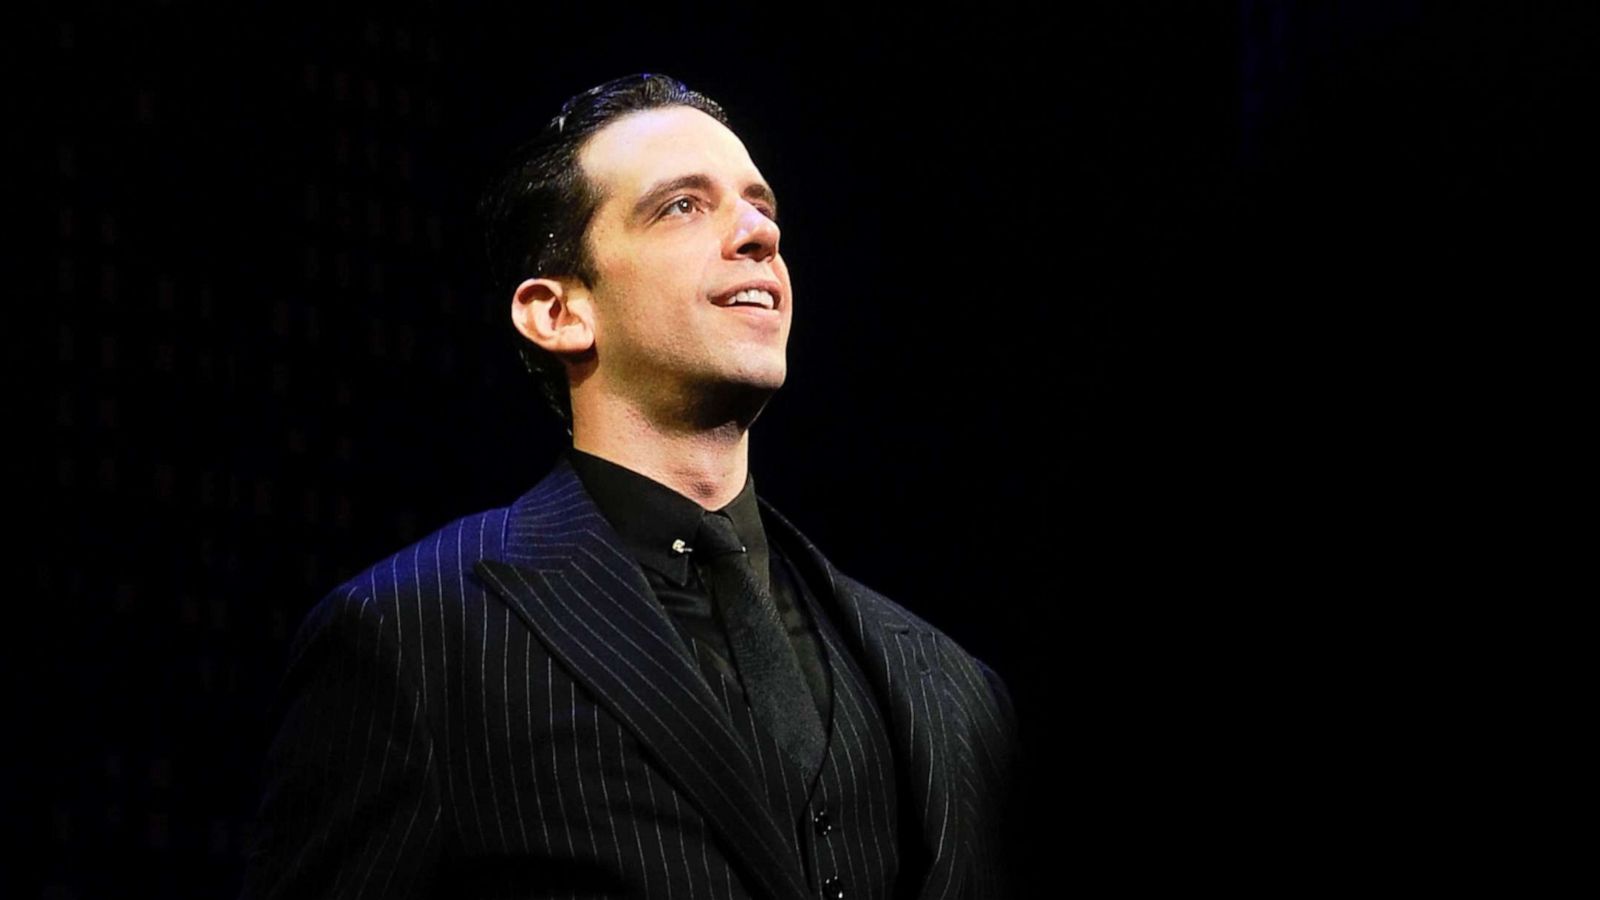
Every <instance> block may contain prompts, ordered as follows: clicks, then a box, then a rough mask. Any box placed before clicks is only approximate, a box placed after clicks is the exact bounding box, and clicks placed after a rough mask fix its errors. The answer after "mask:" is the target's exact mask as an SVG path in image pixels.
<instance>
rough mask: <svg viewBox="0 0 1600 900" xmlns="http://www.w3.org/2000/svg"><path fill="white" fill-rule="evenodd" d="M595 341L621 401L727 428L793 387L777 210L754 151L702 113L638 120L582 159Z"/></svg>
mask: <svg viewBox="0 0 1600 900" xmlns="http://www.w3.org/2000/svg"><path fill="white" fill-rule="evenodd" d="M579 163H580V165H581V166H582V168H583V172H584V175H585V177H587V178H588V179H589V182H590V184H591V185H592V186H593V187H594V188H595V189H596V190H597V191H598V192H599V195H600V197H601V200H600V204H599V206H598V207H597V209H596V210H595V215H594V218H593V220H592V221H591V222H590V226H589V232H588V245H589V251H590V256H591V258H592V260H593V263H594V267H593V269H594V272H595V274H596V276H597V277H596V279H595V282H594V284H593V287H592V291H591V296H592V299H593V304H594V313H595V322H594V340H595V348H596V351H597V355H598V359H599V365H600V367H601V369H602V370H603V371H604V372H605V375H606V378H607V382H608V384H609V385H610V386H611V388H612V389H613V390H616V391H620V392H622V393H624V394H625V395H626V396H627V397H628V398H629V399H631V400H634V401H637V402H641V403H643V404H645V406H646V408H647V409H649V410H652V411H656V412H662V411H675V412H681V411H682V410H684V409H686V408H687V409H693V410H696V411H697V414H711V415H717V414H719V413H720V412H721V409H720V407H722V406H723V405H724V401H725V400H726V401H729V402H734V403H742V404H749V403H751V402H752V401H759V402H758V403H756V405H755V406H754V411H755V412H759V410H760V405H761V404H764V403H765V401H766V398H767V397H769V396H770V395H771V393H772V392H773V391H776V390H777V389H778V388H779V387H781V386H782V385H783V380H784V376H785V374H786V370H787V363H786V360H785V356H784V348H785V346H786V345H787V343H788V340H789V322H790V317H791V315H792V297H791V293H790V287H789V272H788V269H787V267H786V266H785V265H784V262H783V257H782V256H780V255H779V254H778V226H777V224H776V223H775V222H774V218H775V216H776V201H775V199H774V198H773V196H772V192H771V190H770V189H768V187H767V184H766V181H765V180H764V179H763V178H762V177H761V173H760V171H758V170H757V169H756V166H755V163H753V162H751V160H750V154H749V153H748V152H747V151H746V150H745V148H744V144H743V143H741V142H740V141H739V139H738V138H737V137H735V136H734V134H733V132H731V131H729V130H728V129H727V128H725V127H724V126H723V125H721V124H720V123H718V122H717V121H716V120H715V119H712V118H711V117H710V116H708V115H706V114H705V113H702V112H700V111H699V110H696V109H690V108H688V107H668V108H665V109H655V110H648V111H645V112H639V113H632V114H630V115H627V116H625V117H623V118H621V119H618V120H617V121H615V122H612V123H611V124H609V125H607V126H606V127H605V128H603V129H601V130H600V131H599V132H597V133H596V134H595V135H594V136H593V137H592V138H590V139H589V142H588V143H587V144H586V145H585V146H584V148H583V151H582V153H581V154H580V156H579Z"/></svg>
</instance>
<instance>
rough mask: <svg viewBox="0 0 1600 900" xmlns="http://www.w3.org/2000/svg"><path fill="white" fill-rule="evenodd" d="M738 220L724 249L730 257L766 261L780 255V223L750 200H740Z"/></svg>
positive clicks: (725, 253)
mask: <svg viewBox="0 0 1600 900" xmlns="http://www.w3.org/2000/svg"><path fill="white" fill-rule="evenodd" d="M738 208H739V213H738V220H737V221H736V222H735V225H734V229H733V233H732V234H731V235H729V238H728V245H727V247H726V249H725V251H724V255H726V256H727V257H728V258H729V259H753V260H755V261H756V262H766V261H767V260H769V259H771V258H772V257H774V256H777V255H778V236H779V232H778V223H777V222H774V221H772V220H771V219H769V218H767V216H766V214H765V213H763V212H762V211H761V210H759V209H757V208H756V207H755V206H754V205H753V204H751V203H750V202H748V201H746V200H743V199H741V200H740V201H739V207H738Z"/></svg>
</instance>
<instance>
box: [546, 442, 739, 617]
mask: <svg viewBox="0 0 1600 900" xmlns="http://www.w3.org/2000/svg"><path fill="white" fill-rule="evenodd" d="M566 457H567V460H568V461H569V462H570V463H571V464H572V468H573V471H575V472H577V473H578V480H580V481H582V482H583V488H584V490H585V491H587V492H588V493H589V497H590V498H591V499H592V500H594V504H595V506H597V507H598V508H599V509H600V514H601V515H603V516H605V517H606V521H607V522H610V523H611V527H612V528H614V529H616V532H617V534H618V536H619V537H621V538H622V542H623V545H624V546H625V547H626V548H627V549H628V551H629V552H630V553H631V554H632V555H633V557H634V559H637V560H638V561H639V563H640V565H643V566H647V567H649V568H651V569H653V570H655V571H656V572H657V573H659V574H660V575H661V576H662V577H664V578H666V579H667V580H668V581H670V582H671V583H672V584H673V585H674V586H676V587H683V586H684V585H685V584H686V583H687V582H688V579H689V557H690V556H691V554H689V553H680V552H678V551H677V550H675V549H674V545H675V542H677V541H682V542H683V543H682V545H681V546H683V547H686V548H688V547H693V546H694V536H695V532H696V531H698V530H699V528H700V517H701V516H702V515H704V514H705V508H704V507H702V506H701V505H700V504H699V503H697V502H696V501H694V500H693V499H691V498H689V497H685V496H684V495H682V494H680V493H678V492H677V491H675V490H673V489H672V488H670V487H667V486H666V485H664V484H662V483H661V482H659V481H656V480H655V479H653V478H650V477H649V476H647V475H642V474H640V473H638V472H635V471H633V470H632V469H629V468H627V467H626V466H622V465H619V464H617V463H614V462H612V461H611V460H608V459H603V458H601V457H598V456H595V455H594V454H592V453H586V452H584V451H582V450H579V449H578V448H576V447H568V448H567V449H566ZM718 512H724V513H727V515H728V518H729V519H731V520H733V529H734V531H735V532H737V533H738V535H739V539H740V540H741V541H743V542H744V545H745V548H746V549H747V550H748V552H749V554H750V563H751V565H752V566H754V568H755V570H756V575H757V576H758V577H759V579H760V580H761V582H762V584H768V583H769V576H768V571H767V533H766V529H765V528H763V527H762V524H761V508H760V505H759V504H758V503H757V502H756V482H755V478H754V476H752V475H750V474H749V473H746V474H745V480H744V489H743V490H741V491H740V492H739V496H737V497H735V498H733V500H732V502H730V503H729V504H728V505H727V506H724V507H722V508H721V509H720V510H718Z"/></svg>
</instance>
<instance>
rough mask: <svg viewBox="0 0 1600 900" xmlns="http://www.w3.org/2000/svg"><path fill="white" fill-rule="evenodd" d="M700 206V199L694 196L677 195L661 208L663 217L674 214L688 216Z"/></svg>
mask: <svg viewBox="0 0 1600 900" xmlns="http://www.w3.org/2000/svg"><path fill="white" fill-rule="evenodd" d="M699 207H700V201H699V200H697V199H695V198H694V197H677V198H674V199H672V200H670V201H668V202H667V205H666V206H664V207H662V208H661V216H662V218H669V217H672V216H686V215H688V214H690V213H692V212H694V211H695V210H696V209H698V208H699Z"/></svg>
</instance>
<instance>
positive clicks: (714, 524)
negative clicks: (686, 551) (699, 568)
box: [694, 512, 744, 559]
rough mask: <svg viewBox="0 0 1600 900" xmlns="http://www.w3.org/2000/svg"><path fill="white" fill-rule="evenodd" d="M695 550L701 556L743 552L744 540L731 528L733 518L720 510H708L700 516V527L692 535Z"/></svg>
mask: <svg viewBox="0 0 1600 900" xmlns="http://www.w3.org/2000/svg"><path fill="white" fill-rule="evenodd" d="M694 549H695V552H696V553H698V554H700V555H701V558H702V559H704V558H707V557H712V556H722V555H723V554H727V553H743V552H744V542H743V541H741V540H739V533H738V532H737V531H734V529H733V520H732V519H730V518H728V517H727V515H726V514H724V513H720V512H708V513H706V514H704V515H702V516H701V517H700V528H699V530H698V531H696V532H695V535H694Z"/></svg>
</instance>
